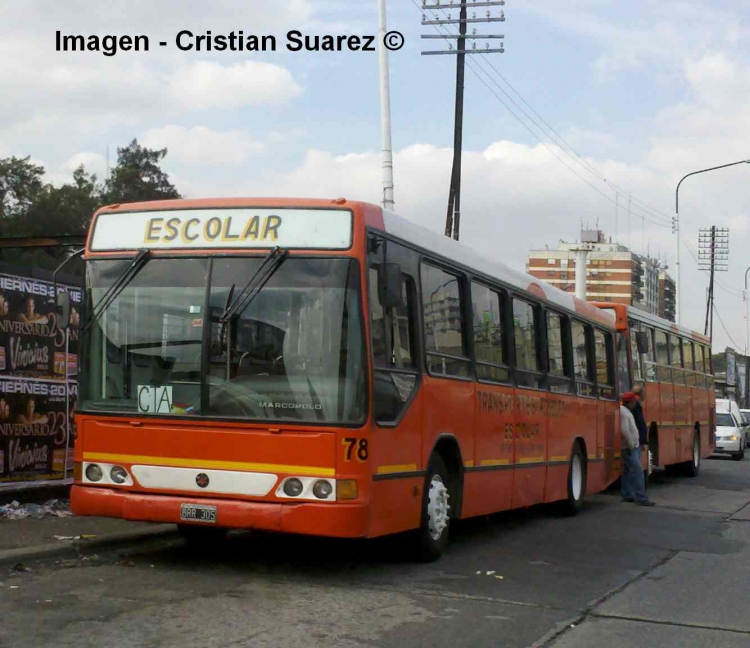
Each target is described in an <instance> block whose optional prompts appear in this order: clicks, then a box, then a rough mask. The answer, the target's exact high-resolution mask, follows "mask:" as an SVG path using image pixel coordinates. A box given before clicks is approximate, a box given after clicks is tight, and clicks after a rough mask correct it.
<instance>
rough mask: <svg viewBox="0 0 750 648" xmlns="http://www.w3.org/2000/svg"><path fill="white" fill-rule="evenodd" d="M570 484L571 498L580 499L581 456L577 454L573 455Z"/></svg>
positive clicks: (581, 487)
mask: <svg viewBox="0 0 750 648" xmlns="http://www.w3.org/2000/svg"><path fill="white" fill-rule="evenodd" d="M570 486H571V490H572V491H573V499H574V500H576V501H578V500H579V499H581V491H582V490H583V469H582V467H581V458H580V457H579V456H578V455H573V465H572V466H571V471H570Z"/></svg>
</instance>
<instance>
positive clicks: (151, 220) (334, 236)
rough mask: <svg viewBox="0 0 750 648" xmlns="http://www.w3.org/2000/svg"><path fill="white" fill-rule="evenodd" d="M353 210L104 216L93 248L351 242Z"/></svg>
mask: <svg viewBox="0 0 750 648" xmlns="http://www.w3.org/2000/svg"><path fill="white" fill-rule="evenodd" d="M351 238H352V214H351V212H350V211H348V210H338V209H259V208H237V209H182V210H172V211H143V212H126V213H106V212H105V213H103V214H100V215H99V216H98V217H97V219H96V223H95V225H94V233H93V235H92V237H91V249H92V250H94V251H103V250H136V249H142V248H152V249H160V248H163V249H179V248H260V247H275V246H279V247H282V248H287V249H294V248H318V249H333V250H345V249H348V248H349V247H350V246H351Z"/></svg>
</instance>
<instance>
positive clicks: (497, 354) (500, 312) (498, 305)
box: [471, 281, 510, 382]
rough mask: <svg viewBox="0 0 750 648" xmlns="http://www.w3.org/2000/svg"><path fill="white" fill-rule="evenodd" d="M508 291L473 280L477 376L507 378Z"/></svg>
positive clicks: (496, 379)
mask: <svg viewBox="0 0 750 648" xmlns="http://www.w3.org/2000/svg"><path fill="white" fill-rule="evenodd" d="M506 303H507V298H506V296H505V294H503V293H498V292H496V291H494V290H490V289H489V288H487V287H486V286H483V285H481V284H478V283H475V282H473V281H472V282H471V306H472V310H473V327H474V358H475V362H476V372H477V378H478V379H479V380H491V381H496V382H508V381H509V379H510V376H509V372H508V358H507V357H506V354H507V351H506V349H507V346H506V337H507V334H506V331H505V322H506V317H505V309H506Z"/></svg>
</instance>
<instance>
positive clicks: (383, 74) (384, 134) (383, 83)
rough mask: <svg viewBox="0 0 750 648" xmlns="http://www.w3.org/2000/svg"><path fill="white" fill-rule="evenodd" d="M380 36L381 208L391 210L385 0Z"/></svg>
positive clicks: (380, 6) (381, 5) (380, 15)
mask: <svg viewBox="0 0 750 648" xmlns="http://www.w3.org/2000/svg"><path fill="white" fill-rule="evenodd" d="M378 18H379V23H380V25H379V26H380V37H379V40H378V56H379V59H380V122H381V124H380V128H381V140H382V145H383V209H388V210H390V211H393V207H394V196H393V146H392V144H391V85H390V69H389V67H388V50H387V49H386V47H385V28H386V25H385V23H386V20H385V18H386V14H385V0H378Z"/></svg>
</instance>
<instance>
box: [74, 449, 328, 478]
mask: <svg viewBox="0 0 750 648" xmlns="http://www.w3.org/2000/svg"><path fill="white" fill-rule="evenodd" d="M83 459H84V461H106V462H109V463H129V464H148V465H153V466H171V467H174V468H215V469H217V470H239V471H243V472H271V473H296V474H301V475H311V476H313V477H335V476H336V469H335V468H321V467H317V466H288V465H284V464H265V463H246V462H243V461H216V460H215V459H185V458H182V457H147V456H143V455H120V454H108V453H101V452H89V453H84V455H83Z"/></svg>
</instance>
